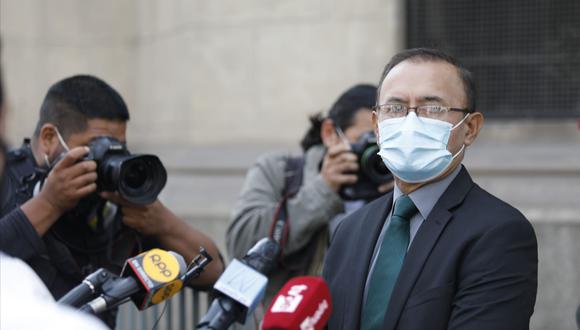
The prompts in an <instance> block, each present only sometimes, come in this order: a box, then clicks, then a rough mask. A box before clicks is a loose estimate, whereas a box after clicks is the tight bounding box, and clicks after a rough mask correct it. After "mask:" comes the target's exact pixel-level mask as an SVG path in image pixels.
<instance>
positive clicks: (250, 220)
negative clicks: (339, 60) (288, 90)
mask: <svg viewBox="0 0 580 330" xmlns="http://www.w3.org/2000/svg"><path fill="white" fill-rule="evenodd" d="M376 92H377V90H376V87H375V86H371V85H357V86H354V87H352V88H350V89H349V90H347V91H346V92H344V93H343V94H342V95H341V96H340V97H339V98H338V100H337V101H336V102H335V103H334V105H333V106H332V108H331V109H330V111H329V113H328V116H327V117H326V118H323V117H322V116H320V115H318V116H314V117H312V118H311V124H312V127H311V128H310V129H309V131H308V132H307V133H306V136H305V137H304V138H303V140H302V143H301V145H302V149H303V150H304V154H303V156H299V157H293V156H290V155H288V154H286V153H279V154H269V155H265V156H262V157H261V158H259V159H258V160H257V162H256V164H254V166H252V167H251V168H250V170H249V171H248V173H247V175H246V180H245V182H244V186H243V188H242V191H241V194H240V196H239V198H238V200H237V203H236V205H235V208H234V210H233V212H232V218H231V221H230V224H229V228H228V231H227V246H228V252H229V253H230V257H236V258H241V257H242V256H243V255H244V254H245V252H246V251H247V250H248V249H249V248H250V247H251V246H252V245H253V244H255V242H257V241H258V240H259V239H261V238H263V237H267V236H270V235H273V236H274V237H275V236H277V235H278V234H279V235H278V236H280V237H279V238H280V239H281V242H282V244H281V245H282V249H283V260H281V262H280V267H279V269H278V270H277V271H275V272H274V274H273V275H272V276H270V277H269V280H268V287H267V291H266V297H265V301H264V303H265V305H266V306H267V305H268V304H269V303H270V300H271V299H272V297H273V296H274V295H275V294H276V292H277V291H278V290H279V289H280V288H281V287H282V285H283V284H284V283H285V282H286V281H287V280H288V279H289V278H291V277H294V276H300V275H306V274H308V275H320V273H321V267H322V263H323V258H324V254H325V252H326V248H327V246H328V241H329V236H330V235H331V234H332V232H333V230H334V228H335V227H336V226H337V224H338V222H339V221H340V220H341V218H342V217H343V216H344V215H345V214H346V213H350V212H352V211H354V210H356V209H357V208H359V207H361V206H362V205H364V204H365V203H366V202H368V201H369V200H370V199H374V198H376V197H378V196H379V195H381V194H382V193H384V192H386V191H388V190H390V189H392V176H391V175H390V173H388V170H386V168H384V167H382V168H381V166H382V165H381V163H382V161H381V160H380V158H379V157H378V156H377V155H376V152H377V151H378V149H377V148H376V143H375V141H374V135H373V126H372V120H371V108H372V107H373V106H374V105H375V97H376ZM282 208H283V209H284V211H282V212H285V213H286V221H285V225H284V226H283V228H282V226H277V225H276V224H277V223H279V221H276V220H277V219H279V218H280V214H281V209H282ZM275 227H278V228H275Z"/></svg>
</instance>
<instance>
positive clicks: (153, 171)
mask: <svg viewBox="0 0 580 330" xmlns="http://www.w3.org/2000/svg"><path fill="white" fill-rule="evenodd" d="M89 149H90V151H89V154H88V155H87V156H86V157H85V160H94V161H95V162H97V176H98V179H97V190H98V191H116V192H118V193H119V195H121V197H123V198H124V199H125V200H127V201H129V202H131V203H134V204H140V205H146V204H150V203H152V202H153V201H155V199H157V196H158V195H159V193H160V192H161V190H162V189H163V187H165V183H166V182H167V171H166V170H165V167H164V166H163V164H162V163H161V160H159V158H158V157H157V156H154V155H132V154H131V153H130V152H129V150H127V147H126V145H124V144H123V143H121V142H120V141H119V140H117V139H114V138H112V137H108V136H100V137H97V138H95V139H93V140H92V141H91V143H89Z"/></svg>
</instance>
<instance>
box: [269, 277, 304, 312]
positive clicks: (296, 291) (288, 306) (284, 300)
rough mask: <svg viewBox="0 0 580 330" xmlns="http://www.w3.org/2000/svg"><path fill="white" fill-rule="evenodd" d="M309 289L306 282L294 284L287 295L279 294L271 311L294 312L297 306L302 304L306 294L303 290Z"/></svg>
mask: <svg viewBox="0 0 580 330" xmlns="http://www.w3.org/2000/svg"><path fill="white" fill-rule="evenodd" d="M305 290H308V286H306V285H304V284H299V285H293V286H291V287H290V290H288V293H287V295H283V294H281V295H279V296H278V298H276V301H274V303H273V304H272V307H271V308H270V312H272V313H294V312H295V311H296V308H298V306H299V305H300V302H301V301H302V299H304V296H303V295H302V292H304V291H305Z"/></svg>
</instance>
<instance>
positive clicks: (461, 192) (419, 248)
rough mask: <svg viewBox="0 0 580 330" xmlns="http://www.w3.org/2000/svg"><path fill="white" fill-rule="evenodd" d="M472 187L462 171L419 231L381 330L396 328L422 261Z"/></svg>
mask: <svg viewBox="0 0 580 330" xmlns="http://www.w3.org/2000/svg"><path fill="white" fill-rule="evenodd" d="M472 186H473V181H472V180H471V177H470V176H469V174H468V173H467V170H466V169H465V168H462V169H461V171H460V172H459V174H458V175H457V177H456V178H455V179H454V180H453V181H452V182H451V184H450V185H449V187H448V188H447V190H446V191H445V192H444V193H443V195H441V197H440V198H439V200H438V201H437V203H436V204H435V206H434V207H433V210H431V213H430V214H429V216H428V217H427V219H425V221H424V222H423V224H422V225H421V227H420V228H419V231H418V232H417V234H416V235H415V238H414V239H413V242H412V243H411V247H410V248H409V251H408V252H407V255H406V257H405V261H404V262H403V266H402V268H401V272H400V273H399V277H398V278H397V283H396V284H395V287H394V288H393V293H392V295H391V297H395V298H394V299H391V301H390V303H389V307H388V308H387V312H386V313H385V320H384V323H383V329H395V328H396V326H397V323H398V321H399V318H400V316H401V313H402V311H403V308H404V307H405V304H406V303H407V299H408V298H409V294H410V293H411V290H412V289H413V286H414V285H415V283H416V281H417V278H418V277H419V274H420V273H421V270H422V268H423V265H424V264H425V261H426V260H427V258H428V257H429V254H430V253H431V250H432V249H433V247H434V246H435V244H436V243H437V240H438V239H439V236H440V235H441V233H442V232H443V229H445V226H446V225H447V223H448V222H449V220H451V218H452V215H453V214H452V213H451V212H450V211H449V210H451V209H453V208H454V207H456V206H457V205H459V204H461V202H462V201H463V199H464V198H465V196H466V195H467V192H468V191H469V190H470V189H471V187H472Z"/></svg>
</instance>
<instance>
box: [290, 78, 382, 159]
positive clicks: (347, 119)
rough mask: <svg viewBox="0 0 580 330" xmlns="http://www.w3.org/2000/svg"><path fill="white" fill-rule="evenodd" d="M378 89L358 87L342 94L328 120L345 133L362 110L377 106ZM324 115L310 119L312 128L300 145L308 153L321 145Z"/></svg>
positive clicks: (331, 109) (366, 86)
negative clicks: (315, 146) (312, 148)
mask: <svg viewBox="0 0 580 330" xmlns="http://www.w3.org/2000/svg"><path fill="white" fill-rule="evenodd" d="M376 95H377V87H376V86H373V85H364V84H361V85H356V86H354V87H351V88H350V89H348V90H347V91H346V92H344V93H342V95H340V97H339V98H338V100H336V102H334V104H333V105H332V107H331V108H330V111H329V112H328V118H330V119H332V122H333V123H334V126H336V127H340V129H342V130H343V131H344V130H346V129H347V128H349V127H350V126H351V125H352V124H353V122H352V121H353V118H354V115H355V114H356V113H357V111H358V110H360V109H362V108H367V109H369V110H370V109H371V108H372V107H373V106H374V105H375V104H376ZM324 119H325V118H324V117H323V116H322V114H320V113H318V114H315V115H313V116H311V117H310V128H309V129H308V131H307V132H306V135H304V138H302V141H301V142H300V145H301V146H302V150H304V151H306V150H308V149H309V148H310V147H312V146H314V145H316V144H321V143H322V139H321V137H320V128H321V126H322V121H324Z"/></svg>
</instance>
